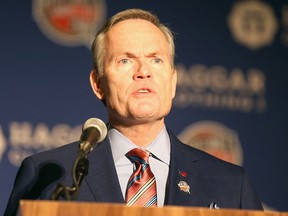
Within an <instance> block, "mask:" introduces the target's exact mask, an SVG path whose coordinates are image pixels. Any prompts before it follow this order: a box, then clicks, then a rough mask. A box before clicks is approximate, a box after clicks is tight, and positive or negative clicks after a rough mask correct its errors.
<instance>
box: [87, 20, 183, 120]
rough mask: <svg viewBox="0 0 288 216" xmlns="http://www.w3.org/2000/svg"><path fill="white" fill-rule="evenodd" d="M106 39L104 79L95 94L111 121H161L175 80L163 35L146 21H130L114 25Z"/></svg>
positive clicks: (173, 92)
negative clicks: (103, 104)
mask: <svg viewBox="0 0 288 216" xmlns="http://www.w3.org/2000/svg"><path fill="white" fill-rule="evenodd" d="M105 40H106V54H105V58H104V76H103V77H102V78H101V79H100V81H99V83H98V84H97V83H94V91H95V93H96V95H97V96H98V98H100V99H105V101H106V105H107V108H108V113H109V120H110V122H111V123H112V124H113V123H115V124H128V125H129V124H137V123H144V122H151V121H155V120H159V119H161V120H162V119H163V117H164V116H166V115H167V114H168V113H169V111H170V109H171V106H172V98H173V97H174V95H175V89H176V80H177V77H176V72H175V71H174V69H173V68H172V66H171V64H170V62H171V59H170V52H169V48H168V43H167V40H166V38H165V36H164V34H163V33H162V32H161V31H160V30H159V29H158V28H157V27H156V26H155V25H153V24H152V23H150V22H148V21H145V20H141V19H133V20H132V19H131V20H125V21H121V22H119V23H117V24H116V25H115V26H113V27H112V28H111V29H110V30H109V31H108V32H107V37H106V39H105ZM92 86H93V84H92ZM95 86H96V89H95Z"/></svg>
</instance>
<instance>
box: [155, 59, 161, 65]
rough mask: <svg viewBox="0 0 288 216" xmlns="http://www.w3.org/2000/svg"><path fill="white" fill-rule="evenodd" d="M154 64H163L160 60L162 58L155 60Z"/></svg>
mask: <svg viewBox="0 0 288 216" xmlns="http://www.w3.org/2000/svg"><path fill="white" fill-rule="evenodd" d="M153 62H154V63H156V64H160V63H162V59H160V58H154V59H153Z"/></svg>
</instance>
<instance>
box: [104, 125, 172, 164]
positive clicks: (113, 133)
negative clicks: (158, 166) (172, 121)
mask: <svg viewBox="0 0 288 216" xmlns="http://www.w3.org/2000/svg"><path fill="white" fill-rule="evenodd" d="M107 136H108V138H109V141H110V144H111V150H112V155H113V158H114V162H115V163H116V162H117V161H119V160H120V159H122V158H123V157H126V156H125V154H126V153H127V152H129V151H130V150H132V149H133V148H137V147H138V146H137V145H135V144H134V143H132V142H131V141H130V140H129V139H128V138H127V137H125V136H124V135H123V134H121V133H120V132H119V131H118V130H117V129H115V128H112V127H111V128H110V129H109V130H108V135H107ZM145 149H146V150H148V151H150V152H151V153H152V154H153V155H154V156H156V158H158V159H160V160H161V161H162V162H164V163H166V164H168V165H169V163H170V151H171V145H170V138H169V135H168V132H167V130H166V127H165V125H164V127H163V128H162V130H161V131H160V133H159V134H158V135H157V137H156V138H155V139H154V140H153V141H152V142H151V144H150V145H148V146H147V147H146V148H145Z"/></svg>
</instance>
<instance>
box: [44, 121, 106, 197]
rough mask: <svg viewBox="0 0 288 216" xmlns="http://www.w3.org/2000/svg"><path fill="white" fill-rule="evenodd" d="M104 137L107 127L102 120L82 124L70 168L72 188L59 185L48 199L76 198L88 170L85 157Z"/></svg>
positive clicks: (87, 162)
mask: <svg viewBox="0 0 288 216" xmlns="http://www.w3.org/2000/svg"><path fill="white" fill-rule="evenodd" d="M106 135H107V127H106V125H105V123H104V122H103V121H102V120H100V119H97V118H90V119H88V120H87V121H86V122H85V123H84V125H83V127H82V134H81V137H80V141H81V144H80V148H79V151H78V155H77V158H76V160H75V161H74V164H73V167H72V179H73V186H72V187H67V186H65V185H63V184H59V185H58V187H57V188H56V190H55V191H54V192H53V193H52V195H51V197H50V198H51V199H52V200H57V199H58V198H59V197H63V198H64V199H66V200H71V199H72V200H75V199H76V198H77V196H78V193H79V188H80V185H81V183H82V180H83V178H84V177H85V176H86V175H87V174H88V170H89V161H88V157H87V155H88V153H89V152H91V151H92V150H93V148H95V147H96V146H97V145H98V143H100V142H102V141H103V140H104V139H105V137H106Z"/></svg>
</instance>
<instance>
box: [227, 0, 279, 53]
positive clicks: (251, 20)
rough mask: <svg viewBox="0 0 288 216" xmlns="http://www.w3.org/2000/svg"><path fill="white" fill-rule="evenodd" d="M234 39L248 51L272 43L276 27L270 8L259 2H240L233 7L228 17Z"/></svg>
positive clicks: (253, 0)
mask: <svg viewBox="0 0 288 216" xmlns="http://www.w3.org/2000/svg"><path fill="white" fill-rule="evenodd" d="M228 25H229V27H230V30H231V32H232V36H233V37H234V39H235V40H236V41H237V42H238V43H240V44H242V45H245V46H247V47H248V48H250V49H258V48H261V47H264V46H267V45H269V44H271V43H272V41H273V39H274V36H275V34H276V31H277V28H278V25H277V20H276V18H275V15H274V13H273V10H272V8H271V7H270V6H269V5H268V4H266V3H264V2H261V1H256V0H252V1H251V0H250V1H241V2H238V3H236V4H235V5H234V7H233V8H232V11H231V13H230V15H229V17H228Z"/></svg>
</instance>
